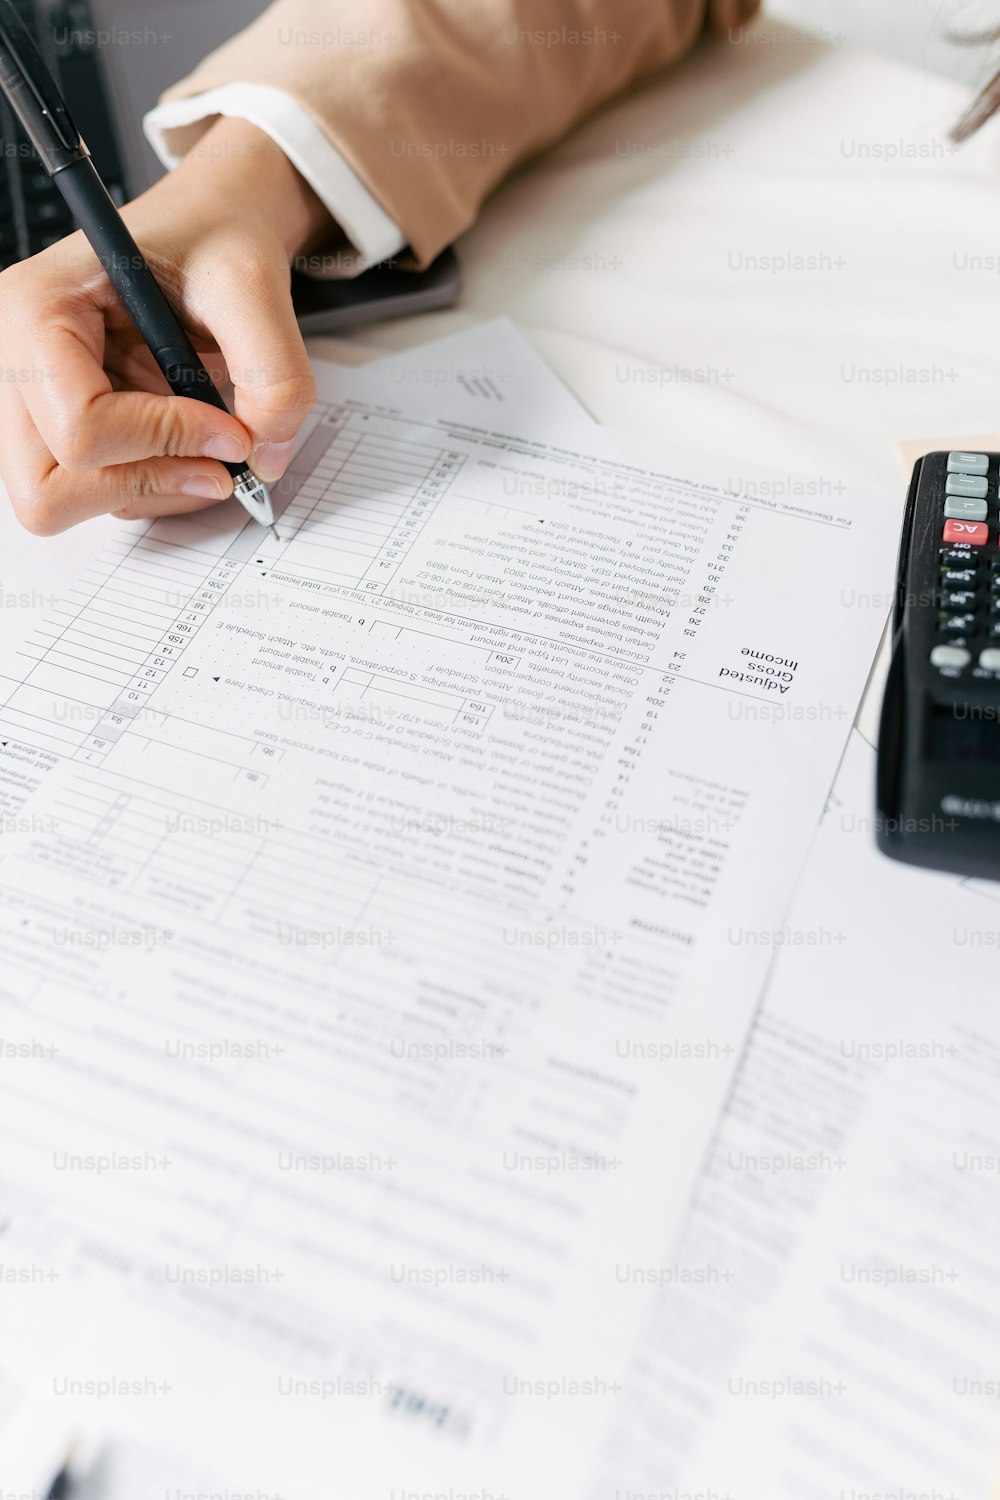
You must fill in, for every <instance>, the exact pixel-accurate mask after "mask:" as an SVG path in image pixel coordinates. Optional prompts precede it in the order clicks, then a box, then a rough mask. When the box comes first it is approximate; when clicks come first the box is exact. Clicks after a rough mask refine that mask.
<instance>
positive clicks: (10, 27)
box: [0, 0, 278, 540]
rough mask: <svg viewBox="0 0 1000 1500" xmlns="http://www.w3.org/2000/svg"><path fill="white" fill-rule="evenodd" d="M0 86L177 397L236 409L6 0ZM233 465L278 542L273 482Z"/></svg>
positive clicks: (239, 484)
mask: <svg viewBox="0 0 1000 1500" xmlns="http://www.w3.org/2000/svg"><path fill="white" fill-rule="evenodd" d="M0 89H2V90H3V93H4V94H5V95H6V98H7V101H8V103H9V104H10V107H11V109H12V110H13V111H14V113H15V114H16V115H17V118H18V119H19V120H20V122H21V124H22V126H23V127H24V130H25V133H26V134H27V136H28V138H29V140H30V141H31V144H32V145H33V146H34V148H35V150H36V151H37V152H38V155H39V157H40V158H41V161H42V165H43V166H44V168H45V170H46V171H47V172H48V174H49V176H50V177H51V178H52V180H53V182H54V183H55V184H56V187H57V188H58V189H59V191H60V192H61V193H62V196H63V197H64V198H65V200H66V203H67V205H68V207H69V209H70V211H71V213H72V214H73V217H74V218H75V219H76V222H77V223H78V224H79V226H80V228H81V229H82V230H83V232H84V234H85V235H86V236H87V239H88V240H89V241H90V244H91V246H92V248H93V250H94V253H95V254H96V256H97V258H98V260H99V261H100V262H101V265H102V266H103V267H104V270H105V271H106V273H107V275H108V277H109V279H110V281H111V283H112V285H113V286H114V289H115V291H116V292H117V293H118V295H119V297H120V298H121V299H122V302H123V303H124V304H125V307H126V309H127V311H128V314H129V316H130V317H131V319H132V321H133V323H134V324H135V326H136V328H138V330H139V332H140V333H141V334H142V337H143V339H144V340H145V342H146V344H147V345H148V347H149V351H150V353H151V354H152V356H153V358H154V359H155V361H156V363H157V365H158V366H159V368H160V370H161V371H162V372H163V375H164V378H165V379H166V381H167V384H168V385H169V386H170V389H171V390H172V391H173V393H174V395H175V396H189V397H191V398H192V399H193V400H195V401H204V402H206V403H207V404H208V405H209V406H217V407H218V408H219V410H220V411H228V407H227V406H226V403H225V401H223V399H222V395H221V393H220V392H219V390H218V389H217V388H216V386H215V383H214V381H213V380H212V377H211V376H210V375H209V373H208V371H207V370H206V369H205V367H204V365H203V364H202V362H201V360H200V359H199V358H198V355H197V352H196V351H195V348H194V345H193V344H192V343H191V340H190V339H189V338H188V336H187V334H186V333H185V332H184V330H183V328H182V327H181V325H180V323H179V322H178V320H177V318H176V316H175V314H174V312H173V309H172V308H171V306H170V304H169V302H168V301H167V299H166V297H165V296H164V295H163V292H162V291H161V289H160V286H159V284H158V282H157V280H156V278H155V277H154V275H153V273H152V271H151V270H150V269H149V267H148V265H147V264H146V261H145V258H144V256H143V254H142V251H141V250H140V249H139V247H138V245H137V244H136V242H135V240H134V239H133V238H132V236H131V234H130V233H129V231H128V228H127V226H126V224H125V221H124V219H123V218H122V216H121V214H120V213H119V212H118V208H117V206H116V204H115V202H114V199H113V198H112V197H111V195H110V193H109V192H108V190H107V188H106V187H105V186H104V183H103V182H102V181H101V178H100V175H99V174H98V171H97V168H96V167H95V166H94V163H93V162H92V161H91V159H90V152H89V151H88V149H87V146H86V142H85V141H84V140H83V139H82V137H81V135H80V132H79V131H78V130H77V128H76V126H75V125H74V123H73V119H72V117H71V115H70V113H69V110H68V109H67V108H66V103H65V100H64V99H63V97H62V95H61V94H60V92H59V89H58V87H57V86H56V83H55V80H54V79H53V77H52V74H51V73H50V72H49V70H48V68H47V67H46V66H45V63H44V61H43V59H42V57H41V55H40V53H39V51H38V48H37V47H36V46H35V43H34V41H33V40H32V37H31V35H30V33H29V32H28V30H27V28H26V27H25V25H24V23H23V21H22V20H21V18H20V16H19V15H18V14H17V11H16V10H15V9H14V6H13V5H12V4H11V0H0ZM226 468H227V469H228V470H229V472H230V474H231V475H232V476H233V493H234V494H235V496H236V498H237V500H238V501H239V502H240V504H241V505H242V506H243V508H244V510H246V511H247V512H248V513H249V514H250V515H251V516H252V517H253V519H254V520H255V521H259V522H260V524H261V525H262V526H268V527H270V529H271V531H272V532H273V533H274V536H275V539H276V540H277V539H278V533H277V532H276V531H275V530H274V511H273V510H272V508H271V497H270V495H269V494H268V490H267V486H266V485H265V484H263V483H262V482H261V481H260V480H259V479H258V478H257V476H256V475H255V474H253V473H252V472H251V470H250V469H249V468H247V466H246V464H231V463H227V464H226Z"/></svg>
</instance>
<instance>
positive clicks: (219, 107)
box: [142, 83, 406, 276]
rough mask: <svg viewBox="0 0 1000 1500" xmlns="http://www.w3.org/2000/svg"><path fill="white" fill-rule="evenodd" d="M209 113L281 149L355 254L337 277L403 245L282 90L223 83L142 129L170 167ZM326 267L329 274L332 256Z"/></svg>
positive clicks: (174, 105)
mask: <svg viewBox="0 0 1000 1500" xmlns="http://www.w3.org/2000/svg"><path fill="white" fill-rule="evenodd" d="M213 115H235V116H237V117H238V118H239V119H241V120H246V121H248V122H249V124H251V125H256V126H257V128H258V129H259V130H263V131H265V132H266V133H267V134H268V135H269V136H270V137H271V139H272V140H273V141H274V143H275V144H276V145H277V146H280V147H281V149H282V151H284V153H285V155H286V156H287V157H288V159H289V161H290V162H291V163H292V165H293V166H294V167H295V168H296V170H297V171H299V172H300V173H301V174H302V176H303V177H304V178H305V180H306V182H308V184H309V186H310V187H311V188H312V190H313V192H314V193H315V194H316V196H317V197H318V198H319V199H320V200H321V202H322V203H323V204H324V205H325V207H326V208H328V209H329V211H330V213H331V214H332V215H333V217H334V218H335V219H336V221H337V223H338V224H339V225H340V227H341V229H342V230H343V231H344V233H345V234H346V236H347V238H348V239H349V240H350V242H351V244H352V245H353V246H354V249H355V251H356V255H353V256H349V257H344V256H341V257H340V264H339V270H340V274H341V275H344V274H347V275H351V276H356V275H358V274H359V273H360V272H361V271H364V270H366V269H367V268H368V267H369V266H374V265H378V263H379V262H380V261H383V260H389V258H390V257H391V256H393V255H398V254H399V252H400V251H401V250H402V249H403V248H404V246H405V244H406V241H405V240H404V238H403V234H402V231H401V230H400V228H399V225H398V224H396V223H395V222H394V221H393V220H392V219H391V218H390V217H389V215H388V214H387V213H386V211H385V209H384V208H383V207H382V206H381V204H380V203H378V202H377V201H376V199H375V198H373V197H372V195H371V193H370V192H369V191H368V189H367V188H366V187H365V185H364V183H363V182H362V181H361V178H360V177H359V176H358V174H357V173H356V172H355V171H354V169H353V168H352V167H350V166H349V165H348V163H347V162H346V161H345V160H344V158H343V157H342V156H341V154H340V152H339V151H338V150H337V148H336V146H334V145H332V144H331V143H330V141H328V140H327V138H326V136H325V135H324V134H323V132H322V130H321V129H320V128H319V126H318V125H317V124H316V122H315V120H313V118H312V116H311V115H309V114H308V112H307V111H306V110H305V109H304V108H303V107H302V105H301V104H299V102H298V100H297V99H295V98H293V97H292V95H291V94H286V93H285V92H284V90H283V89H276V88H273V87H271V85H270V84H264V83H227V84H225V85H224V86H222V87H221V88H216V89H208V90H206V92H205V93H203V94H196V95H194V96H193V97H192V98H190V99H172V100H169V101H168V102H167V103H166V104H158V105H157V106H156V107H155V109H151V110H150V112H149V113H148V114H147V115H146V117H145V119H144V120H143V122H142V125H143V130H144V131H145V132H146V138H147V140H148V141H149V144H150V145H151V146H152V148H153V150H154V151H155V152H156V154H157V156H158V157H159V158H160V160H161V162H162V163H163V165H164V166H165V167H175V166H176V165H177V163H178V162H179V161H180V159H181V157H182V156H183V155H184V153H185V151H187V150H189V149H190V147H191V146H192V145H193V144H194V142H195V141H196V140H197V139H198V137H199V136H200V135H201V134H202V132H203V130H205V129H206V128H207V127H208V124H209V121H210V119H211V117H212V116H213ZM198 126H200V127H201V129H198V128H197V127H198ZM345 260H346V261H347V262H348V263H347V264H346V265H345V264H344V261H345ZM330 264H331V269H333V268H334V261H333V259H331V262H330Z"/></svg>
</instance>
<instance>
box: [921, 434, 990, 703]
mask: <svg viewBox="0 0 1000 1500" xmlns="http://www.w3.org/2000/svg"><path fill="white" fill-rule="evenodd" d="M989 470H990V460H989V455H988V454H986V453H964V452H955V453H949V454H948V465H947V478H946V480H945V486H944V488H945V493H944V494H943V495H942V497H941V519H942V522H943V525H942V531H941V549H940V555H939V559H938V562H939V567H938V579H937V592H936V594H935V599H934V605H935V613H934V623H935V634H936V636H937V638H938V642H937V644H935V645H934V646H933V647H932V648H931V653H930V662H931V666H932V667H937V668H938V670H939V671H941V672H942V673H943V674H945V675H947V676H955V675H956V674H958V673H960V672H962V671H963V670H964V669H965V668H966V667H973V668H974V669H976V671H975V675H977V676H982V675H984V674H985V673H987V672H989V673H1000V547H998V539H1000V492H998V491H1000V476H998V477H994V478H993V479H991V478H990V474H989ZM991 530H992V547H991V545H990V542H991Z"/></svg>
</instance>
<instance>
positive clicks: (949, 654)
mask: <svg viewBox="0 0 1000 1500" xmlns="http://www.w3.org/2000/svg"><path fill="white" fill-rule="evenodd" d="M989 654H990V653H989V652H986V651H984V652H983V656H987V655H989ZM993 655H994V656H997V657H1000V651H995V652H994V653H993ZM982 659H983V657H982V656H980V658H979V660H980V662H981V661H982ZM971 660H972V654H971V652H969V651H966V649H965V647H964V646H935V647H934V650H933V651H932V652H931V666H932V667H967V666H968V665H969V662H970V661H971Z"/></svg>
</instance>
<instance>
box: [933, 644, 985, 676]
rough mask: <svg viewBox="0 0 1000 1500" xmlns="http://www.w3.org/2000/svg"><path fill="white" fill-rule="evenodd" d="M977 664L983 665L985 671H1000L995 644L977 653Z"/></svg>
mask: <svg viewBox="0 0 1000 1500" xmlns="http://www.w3.org/2000/svg"><path fill="white" fill-rule="evenodd" d="M936 649H937V648H936V647H935V650H936ZM979 665H980V666H981V667H985V668H986V670H987V672H1000V650H998V649H997V647H996V646H987V648H986V650H985V651H980V653H979Z"/></svg>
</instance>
